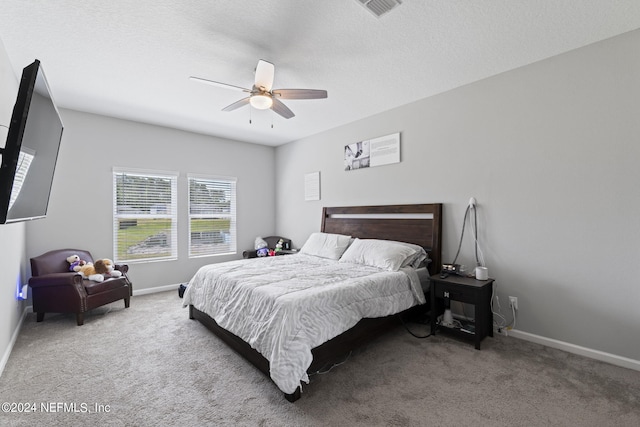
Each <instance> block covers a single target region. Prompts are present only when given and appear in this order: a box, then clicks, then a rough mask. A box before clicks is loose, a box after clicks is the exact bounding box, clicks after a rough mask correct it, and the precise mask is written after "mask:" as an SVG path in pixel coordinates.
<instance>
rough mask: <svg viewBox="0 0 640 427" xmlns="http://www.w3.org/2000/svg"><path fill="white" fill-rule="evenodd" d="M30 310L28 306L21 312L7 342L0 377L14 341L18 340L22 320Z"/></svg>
mask: <svg viewBox="0 0 640 427" xmlns="http://www.w3.org/2000/svg"><path fill="white" fill-rule="evenodd" d="M31 308H32V307H31V306H30V305H29V306H27V307H25V308H24V310H23V311H22V316H21V317H20V321H19V322H18V325H17V326H16V329H15V330H14V331H13V334H12V335H11V341H10V342H9V345H8V346H7V348H6V350H5V352H4V354H3V355H2V360H0V377H1V376H2V373H3V372H4V367H5V366H6V365H7V362H8V361H9V356H11V351H12V350H13V346H14V345H15V343H16V340H17V339H18V335H20V330H21V329H22V323H23V322H24V319H25V318H26V317H27V313H29V312H30V311H31Z"/></svg>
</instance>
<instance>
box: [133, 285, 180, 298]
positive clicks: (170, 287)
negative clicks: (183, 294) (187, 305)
mask: <svg viewBox="0 0 640 427" xmlns="http://www.w3.org/2000/svg"><path fill="white" fill-rule="evenodd" d="M178 287H180V284H179V283H176V284H175V285H165V286H157V287H154V288H145V289H136V288H135V287H134V288H133V296H134V297H135V296H138V295H147V294H155V293H157V292H166V291H176V294H177V293H178Z"/></svg>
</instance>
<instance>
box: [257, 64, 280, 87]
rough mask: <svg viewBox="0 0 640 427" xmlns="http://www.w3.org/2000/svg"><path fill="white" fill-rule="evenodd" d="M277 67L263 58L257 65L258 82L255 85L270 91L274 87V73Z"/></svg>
mask: <svg viewBox="0 0 640 427" xmlns="http://www.w3.org/2000/svg"><path fill="white" fill-rule="evenodd" d="M275 71H276V67H275V66H274V65H273V64H272V63H271V62H268V61H265V60H264V59H261V60H259V61H258V65H257V66H256V82H255V87H257V88H258V89H260V88H263V90H265V91H267V92H269V91H270V90H271V88H272V87H273V75H274V74H275Z"/></svg>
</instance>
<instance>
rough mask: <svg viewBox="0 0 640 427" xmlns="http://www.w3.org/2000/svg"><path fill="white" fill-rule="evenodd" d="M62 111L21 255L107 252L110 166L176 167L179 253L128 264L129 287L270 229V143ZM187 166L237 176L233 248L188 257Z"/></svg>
mask: <svg viewBox="0 0 640 427" xmlns="http://www.w3.org/2000/svg"><path fill="white" fill-rule="evenodd" d="M52 84H53V85H54V88H55V83H53V82H52ZM54 95H55V89H54ZM61 115H62V120H63V122H64V125H65V130H64V133H63V140H62V145H61V148H60V154H59V158H58V165H57V167H56V174H55V178H54V183H53V188H52V192H51V202H50V204H49V211H48V214H47V218H45V219H41V220H38V221H33V222H31V223H29V224H27V232H26V235H27V256H28V257H32V256H35V255H39V254H41V253H43V252H46V251H48V250H51V249H56V248H66V247H71V248H81V249H88V250H89V251H91V253H92V255H93V256H94V257H97V258H113V257H114V255H113V254H114V250H113V234H112V230H113V225H112V224H113V202H112V199H113V190H112V187H113V184H112V179H113V178H112V169H113V167H114V166H119V167H131V168H136V169H148V170H156V171H175V172H179V173H180V176H179V178H178V212H179V216H178V236H179V237H178V239H179V240H178V260H177V261H164V262H153V263H142V264H130V276H131V279H132V281H133V284H134V293H135V292H136V291H140V290H142V289H151V288H154V287H160V286H166V285H172V284H177V283H181V282H186V281H188V280H189V279H190V278H191V276H192V275H193V274H194V273H195V271H196V270H197V269H198V268H199V267H200V266H202V265H205V264H209V263H211V262H220V261H228V260H231V259H237V258H241V257H242V250H243V249H246V248H253V244H254V239H255V237H256V236H260V235H263V234H271V233H273V232H274V229H275V213H274V212H275V186H274V173H273V168H272V167H271V166H272V165H273V164H274V161H275V160H274V156H275V153H274V149H273V147H267V146H261V145H256V144H248V143H244V142H238V141H232V140H226V139H221V138H215V137H210V136H204V135H199V134H194V133H189V132H184V131H180V130H175V129H169V128H163V127H159V126H153V125H147V124H142V123H136V122H131V121H126V120H120V119H115V118H110V117H104V116H98V115H94V114H88V113H82V112H78V111H73V110H64V109H63V110H61ZM187 173H197V174H214V175H222V176H234V177H237V179H238V182H237V212H238V213H237V215H238V216H237V233H238V254H237V255H233V256H232V255H229V256H218V257H205V258H194V259H189V258H188V255H187V254H188V251H187V245H188V235H187V234H188V217H187V178H186V175H187Z"/></svg>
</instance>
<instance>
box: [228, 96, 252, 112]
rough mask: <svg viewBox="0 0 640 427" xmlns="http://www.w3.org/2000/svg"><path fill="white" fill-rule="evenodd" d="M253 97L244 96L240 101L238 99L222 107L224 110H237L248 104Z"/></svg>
mask: <svg viewBox="0 0 640 427" xmlns="http://www.w3.org/2000/svg"><path fill="white" fill-rule="evenodd" d="M250 99H251V97H250V96H248V97H246V98H242V99H241V100H240V101H236V102H234V103H233V104H231V105H227V106H226V107H224V108H223V109H222V111H233V110H237V109H238V108H240V107H243V106H245V105H247V104H248V103H249V100H250Z"/></svg>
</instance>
